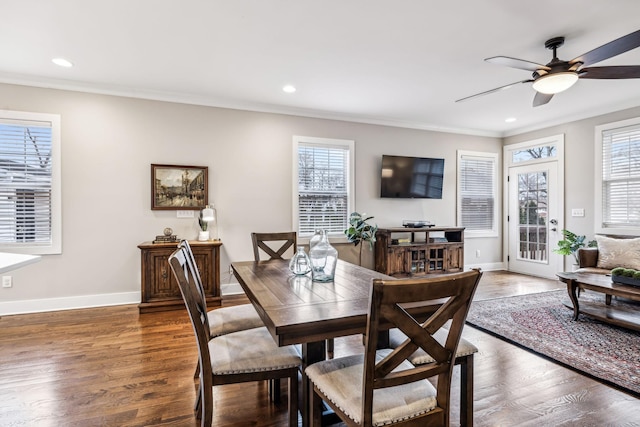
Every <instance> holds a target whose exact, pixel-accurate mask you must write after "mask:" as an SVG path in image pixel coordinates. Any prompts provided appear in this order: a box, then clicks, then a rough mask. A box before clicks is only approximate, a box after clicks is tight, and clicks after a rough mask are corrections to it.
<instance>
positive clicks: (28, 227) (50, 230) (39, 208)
mask: <svg viewBox="0 0 640 427" xmlns="http://www.w3.org/2000/svg"><path fill="white" fill-rule="evenodd" d="M60 224H61V218H60V116H57V115H51V114H37V113H24V112H17V111H0V250H2V251H6V252H17V253H28V254H52V253H60V252H61V246H62V245H61V238H60V237H61V236H60V234H61V233H60V231H61V227H60Z"/></svg>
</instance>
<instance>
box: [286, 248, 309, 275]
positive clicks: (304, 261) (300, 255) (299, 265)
mask: <svg viewBox="0 0 640 427" xmlns="http://www.w3.org/2000/svg"><path fill="white" fill-rule="evenodd" d="M289 270H291V272H292V273H293V274H295V275H296V276H303V275H305V274H307V273H308V272H310V271H311V260H310V259H309V256H308V255H307V253H306V252H305V251H304V248H303V247H302V246H300V247H298V250H297V251H296V253H295V255H293V258H291V261H289Z"/></svg>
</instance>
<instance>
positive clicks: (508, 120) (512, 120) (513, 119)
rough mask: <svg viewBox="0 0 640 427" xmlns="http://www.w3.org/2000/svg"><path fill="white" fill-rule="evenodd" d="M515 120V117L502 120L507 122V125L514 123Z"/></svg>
mask: <svg viewBox="0 0 640 427" xmlns="http://www.w3.org/2000/svg"><path fill="white" fill-rule="evenodd" d="M516 120H517V119H516V118H515V117H509V118H507V119H504V121H505V122H507V123H513V122H515V121H516Z"/></svg>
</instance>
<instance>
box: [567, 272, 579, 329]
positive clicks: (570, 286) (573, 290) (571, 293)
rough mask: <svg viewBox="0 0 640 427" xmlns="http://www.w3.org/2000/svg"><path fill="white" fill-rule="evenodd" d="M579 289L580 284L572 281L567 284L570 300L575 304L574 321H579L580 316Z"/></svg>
mask: <svg viewBox="0 0 640 427" xmlns="http://www.w3.org/2000/svg"><path fill="white" fill-rule="evenodd" d="M577 289H578V282H576V281H575V280H573V279H571V280H569V281H568V282H567V292H568V293H569V299H571V303H572V304H573V320H578V314H580V304H579V303H578V296H577V295H576V290H577Z"/></svg>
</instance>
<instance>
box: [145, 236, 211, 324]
mask: <svg viewBox="0 0 640 427" xmlns="http://www.w3.org/2000/svg"><path fill="white" fill-rule="evenodd" d="M189 246H191V251H192V252H193V256H194V258H195V259H196V264H197V266H198V270H199V271H200V277H201V279H202V285H203V286H204V292H205V295H206V297H207V306H208V307H215V306H219V305H221V303H222V298H221V296H220V246H222V242H220V241H207V242H199V241H189ZM177 247H178V243H152V242H144V243H141V244H139V245H138V248H140V257H141V261H142V277H141V294H142V298H141V299H142V301H141V302H140V304H139V305H138V309H139V310H140V313H147V312H151V311H164V310H176V309H180V308H184V302H183V300H182V295H181V294H180V288H179V287H178V283H177V282H176V279H175V277H173V272H172V271H171V267H170V266H169V256H170V255H171V254H172V253H173V251H175V250H176V249H177Z"/></svg>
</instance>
